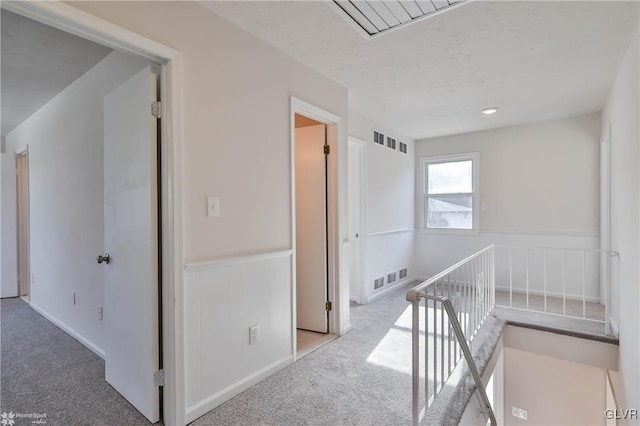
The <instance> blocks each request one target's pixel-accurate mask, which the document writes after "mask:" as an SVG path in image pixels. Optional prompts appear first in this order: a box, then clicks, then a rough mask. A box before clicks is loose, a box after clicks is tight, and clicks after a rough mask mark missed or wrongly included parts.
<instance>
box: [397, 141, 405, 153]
mask: <svg viewBox="0 0 640 426" xmlns="http://www.w3.org/2000/svg"><path fill="white" fill-rule="evenodd" d="M398 151H400V152H403V153H405V154H406V153H407V144H406V143H404V142H398Z"/></svg>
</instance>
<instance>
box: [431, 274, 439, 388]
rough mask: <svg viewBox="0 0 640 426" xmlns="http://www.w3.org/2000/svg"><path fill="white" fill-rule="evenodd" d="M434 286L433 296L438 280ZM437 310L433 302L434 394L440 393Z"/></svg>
mask: <svg viewBox="0 0 640 426" xmlns="http://www.w3.org/2000/svg"><path fill="white" fill-rule="evenodd" d="M432 287H433V296H434V297H435V296H436V287H437V282H436V283H435V285H433V286H432ZM436 314H437V312H436V303H435V302H433V395H434V396H435V395H436V394H437V393H438V340H437V335H438V317H437V315H436Z"/></svg>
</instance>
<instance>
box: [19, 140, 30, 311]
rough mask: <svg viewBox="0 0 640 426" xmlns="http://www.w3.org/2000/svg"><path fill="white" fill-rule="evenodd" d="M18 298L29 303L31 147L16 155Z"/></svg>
mask: <svg viewBox="0 0 640 426" xmlns="http://www.w3.org/2000/svg"><path fill="white" fill-rule="evenodd" d="M16 206H17V215H16V219H17V220H16V222H17V223H16V225H17V227H16V229H17V236H18V238H17V255H18V256H17V257H18V296H19V297H21V298H22V299H23V300H24V301H25V302H28V301H29V283H30V281H31V279H30V276H31V273H30V270H29V147H28V146H27V149H26V150H25V151H23V152H21V153H18V154H17V155H16Z"/></svg>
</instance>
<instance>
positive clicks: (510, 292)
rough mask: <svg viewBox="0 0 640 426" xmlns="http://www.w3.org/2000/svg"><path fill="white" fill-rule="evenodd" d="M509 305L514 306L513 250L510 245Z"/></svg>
mask: <svg viewBox="0 0 640 426" xmlns="http://www.w3.org/2000/svg"><path fill="white" fill-rule="evenodd" d="M509 307H510V308H512V307H513V250H512V249H511V247H509Z"/></svg>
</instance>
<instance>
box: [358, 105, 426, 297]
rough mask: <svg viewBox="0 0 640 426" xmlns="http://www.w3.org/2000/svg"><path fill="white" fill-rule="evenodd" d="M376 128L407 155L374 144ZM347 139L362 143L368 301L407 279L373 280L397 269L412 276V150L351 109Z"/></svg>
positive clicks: (401, 138)
mask: <svg viewBox="0 0 640 426" xmlns="http://www.w3.org/2000/svg"><path fill="white" fill-rule="evenodd" d="M374 129H375V130H377V131H380V132H383V133H384V134H385V135H389V136H392V137H394V138H396V139H397V140H398V141H402V142H404V143H406V144H407V153H406V154H404V153H401V152H400V151H398V150H395V151H394V150H392V149H391V148H387V147H386V146H381V145H378V144H376V143H374V142H373V131H374ZM349 135H350V136H353V137H356V138H358V139H360V140H363V141H365V142H366V145H365V168H366V185H365V186H366V196H365V199H366V206H365V207H364V208H365V212H366V218H365V222H366V230H367V235H365V241H364V245H365V256H366V258H365V266H364V269H365V273H364V285H365V292H364V295H365V297H364V301H365V302H367V301H371V300H373V299H375V298H376V297H379V296H380V295H381V294H384V293H385V292H386V291H387V290H389V289H390V288H393V287H395V286H397V285H401V284H402V283H403V282H406V281H407V280H404V281H397V282H396V283H392V285H388V284H387V282H386V278H385V286H384V287H382V288H380V289H378V290H374V288H373V280H374V279H375V278H377V277H380V276H385V277H386V275H387V274H388V273H389V272H394V271H395V272H397V271H398V270H399V269H401V268H408V271H407V279H408V280H410V279H413V278H414V277H415V276H416V273H415V268H414V263H413V258H414V238H415V232H414V229H415V207H414V206H415V195H414V194H415V146H414V141H413V139H410V138H408V137H406V136H404V135H402V134H401V133H398V132H396V131H395V130H393V129H389V128H388V127H386V126H384V125H382V124H380V123H376V122H374V121H372V120H369V119H367V118H366V117H363V116H361V115H359V114H357V113H355V112H353V111H350V112H349ZM349 202H354V200H352V199H349Z"/></svg>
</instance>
